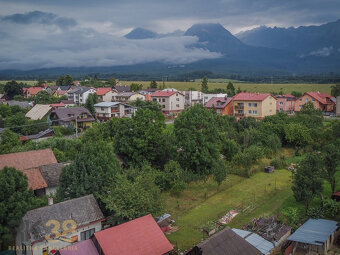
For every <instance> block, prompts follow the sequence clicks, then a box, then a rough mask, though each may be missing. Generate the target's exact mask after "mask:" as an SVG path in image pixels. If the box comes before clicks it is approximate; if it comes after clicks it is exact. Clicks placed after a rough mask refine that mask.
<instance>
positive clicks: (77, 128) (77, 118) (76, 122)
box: [76, 117, 78, 138]
mask: <svg viewBox="0 0 340 255" xmlns="http://www.w3.org/2000/svg"><path fill="white" fill-rule="evenodd" d="M76 137H77V138H78V118H77V117H76Z"/></svg>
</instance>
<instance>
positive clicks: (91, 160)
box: [57, 141, 121, 205]
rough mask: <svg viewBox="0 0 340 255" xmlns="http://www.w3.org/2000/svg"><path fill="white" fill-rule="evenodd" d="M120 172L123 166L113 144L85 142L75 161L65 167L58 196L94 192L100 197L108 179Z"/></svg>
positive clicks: (79, 195)
mask: <svg viewBox="0 0 340 255" xmlns="http://www.w3.org/2000/svg"><path fill="white" fill-rule="evenodd" d="M119 173H121V166H120V163H119V161H118V159H117V157H116V155H115V153H114V151H113V147H112V145H110V144H108V143H107V142H104V141H98V142H96V143H94V142H89V143H85V144H83V146H82V148H81V150H80V151H79V152H78V153H77V154H76V157H75V159H74V161H73V162H72V163H71V164H70V165H68V166H65V167H64V168H63V170H62V173H61V175H60V180H59V188H58V191H57V197H58V198H59V199H61V200H64V199H70V198H76V197H81V196H85V195H88V194H93V195H94V196H95V197H96V199H98V198H99V196H100V194H102V193H103V189H104V187H105V185H106V184H108V180H111V181H112V180H114V179H115V178H116V175H117V174H119ZM100 205H102V204H100Z"/></svg>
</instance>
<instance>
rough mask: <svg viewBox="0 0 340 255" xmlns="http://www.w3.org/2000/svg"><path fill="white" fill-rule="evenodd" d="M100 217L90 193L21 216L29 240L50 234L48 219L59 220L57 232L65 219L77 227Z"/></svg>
mask: <svg viewBox="0 0 340 255" xmlns="http://www.w3.org/2000/svg"><path fill="white" fill-rule="evenodd" d="M102 219H104V216H103V213H102V212H101V210H100V209H99V206H98V204H97V202H96V200H95V198H94V197H93V195H92V194H91V195H87V196H84V197H79V198H75V199H71V200H67V201H64V202H61V203H58V204H53V205H49V206H45V207H41V208H38V209H34V210H31V211H28V212H27V213H26V214H25V216H24V217H23V218H22V220H23V222H24V224H25V226H26V229H25V232H27V233H26V234H30V241H31V242H34V241H37V240H41V239H44V238H45V237H46V236H49V235H51V234H52V232H51V230H52V227H53V226H49V227H48V226H46V223H47V222H48V221H50V220H55V221H58V222H60V229H59V232H60V233H62V231H63V230H62V223H63V222H64V221H65V220H74V221H75V223H76V225H77V228H79V227H81V226H84V225H86V224H90V223H93V222H96V221H98V220H102Z"/></svg>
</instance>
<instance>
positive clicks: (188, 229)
mask: <svg viewBox="0 0 340 255" xmlns="http://www.w3.org/2000/svg"><path fill="white" fill-rule="evenodd" d="M290 179H291V173H290V172H289V171H287V170H278V171H275V172H274V173H273V174H265V173H258V174H255V175H254V176H253V177H251V178H248V179H245V178H241V177H239V176H235V175H229V176H228V178H227V180H226V181H225V182H224V183H223V184H222V185H221V187H220V188H219V190H217V186H216V184H215V186H214V184H213V181H212V180H208V181H207V182H206V183H205V184H204V183H200V184H199V183H195V184H190V186H189V187H188V189H187V190H186V191H185V192H187V194H185V192H184V194H183V196H185V197H186V196H187V197H190V195H191V197H192V199H193V204H194V207H193V208H191V209H189V210H186V209H187V208H190V204H187V203H189V200H187V199H184V201H185V202H183V200H182V198H180V199H178V200H177V201H176V199H175V198H171V199H168V203H167V212H168V213H170V214H172V215H173V217H174V219H175V220H176V224H177V226H178V228H179V230H178V231H176V232H174V233H171V234H169V235H168V238H169V240H170V241H171V242H172V243H173V244H176V245H177V246H178V247H179V249H181V250H183V249H187V248H190V247H192V246H193V245H195V244H197V243H199V242H200V241H201V238H202V232H201V231H200V229H199V228H200V227H201V226H203V225H205V224H206V223H207V222H209V221H212V220H217V219H219V218H220V217H222V216H223V215H225V214H226V213H227V212H228V211H229V210H231V209H240V210H243V209H246V208H247V210H246V211H245V212H243V213H240V214H239V215H238V216H236V217H235V218H234V219H233V221H232V224H230V225H231V226H236V227H240V226H242V225H243V224H245V223H247V222H249V221H250V220H251V219H252V218H253V217H258V216H261V215H264V214H265V215H267V214H268V215H270V214H273V213H275V212H276V211H277V210H278V209H279V207H280V206H281V203H282V202H283V201H285V200H286V199H287V198H288V197H290V196H292V192H291V189H290V186H291V181H290ZM275 183H276V184H275ZM213 186H214V188H213ZM213 190H215V191H214V192H213ZM195 191H196V192H195ZM189 193H191V194H189ZM202 193H203V194H205V193H208V194H207V195H206V196H205V197H207V199H206V200H205V201H203V202H197V201H200V200H202ZM203 199H204V198H203ZM180 202H181V203H180ZM182 207H183V208H182Z"/></svg>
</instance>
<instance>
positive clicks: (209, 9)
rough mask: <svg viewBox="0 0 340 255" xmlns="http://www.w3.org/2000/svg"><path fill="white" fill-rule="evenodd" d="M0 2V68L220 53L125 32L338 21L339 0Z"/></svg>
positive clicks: (187, 40)
mask: <svg viewBox="0 0 340 255" xmlns="http://www.w3.org/2000/svg"><path fill="white" fill-rule="evenodd" d="M0 7H1V8H0V38H1V40H0V49H1V51H0V68H1V69H7V68H18V67H19V68H37V67H54V66H84V65H85V66H99V65H106V66H110V65H128V64H135V63H144V62H151V61H167V62H169V63H190V62H193V61H196V60H200V59H207V58H217V57H219V56H220V54H219V53H214V52H209V51H204V50H201V49H195V48H192V47H190V45H191V44H193V43H194V42H195V41H196V40H197V38H195V37H184V36H179V37H174V36H173V37H168V38H159V39H155V40H135V41H131V40H127V39H125V38H123V37H122V36H123V35H124V34H126V33H128V32H129V31H131V29H133V28H135V27H143V28H147V29H150V30H153V31H155V32H158V33H169V32H172V31H174V30H176V29H181V30H185V29H187V28H189V27H190V26H191V25H193V24H195V23H209V22H210V23H221V24H222V25H223V26H224V27H225V28H227V29H228V30H230V31H231V32H232V33H237V32H239V31H241V30H246V29H250V28H253V27H256V26H260V25H267V26H282V27H290V26H300V25H311V24H322V23H326V22H329V21H334V20H337V19H339V18H340V1H339V0H256V1H255V0H209V1H207V0H161V1H160V0H114V1H112V0H101V1H95V0H81V1H70V0H54V1H46V0H16V1H13V0H0ZM313 54H319V55H320V54H323V55H325V54H327V49H320V51H317V52H313Z"/></svg>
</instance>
